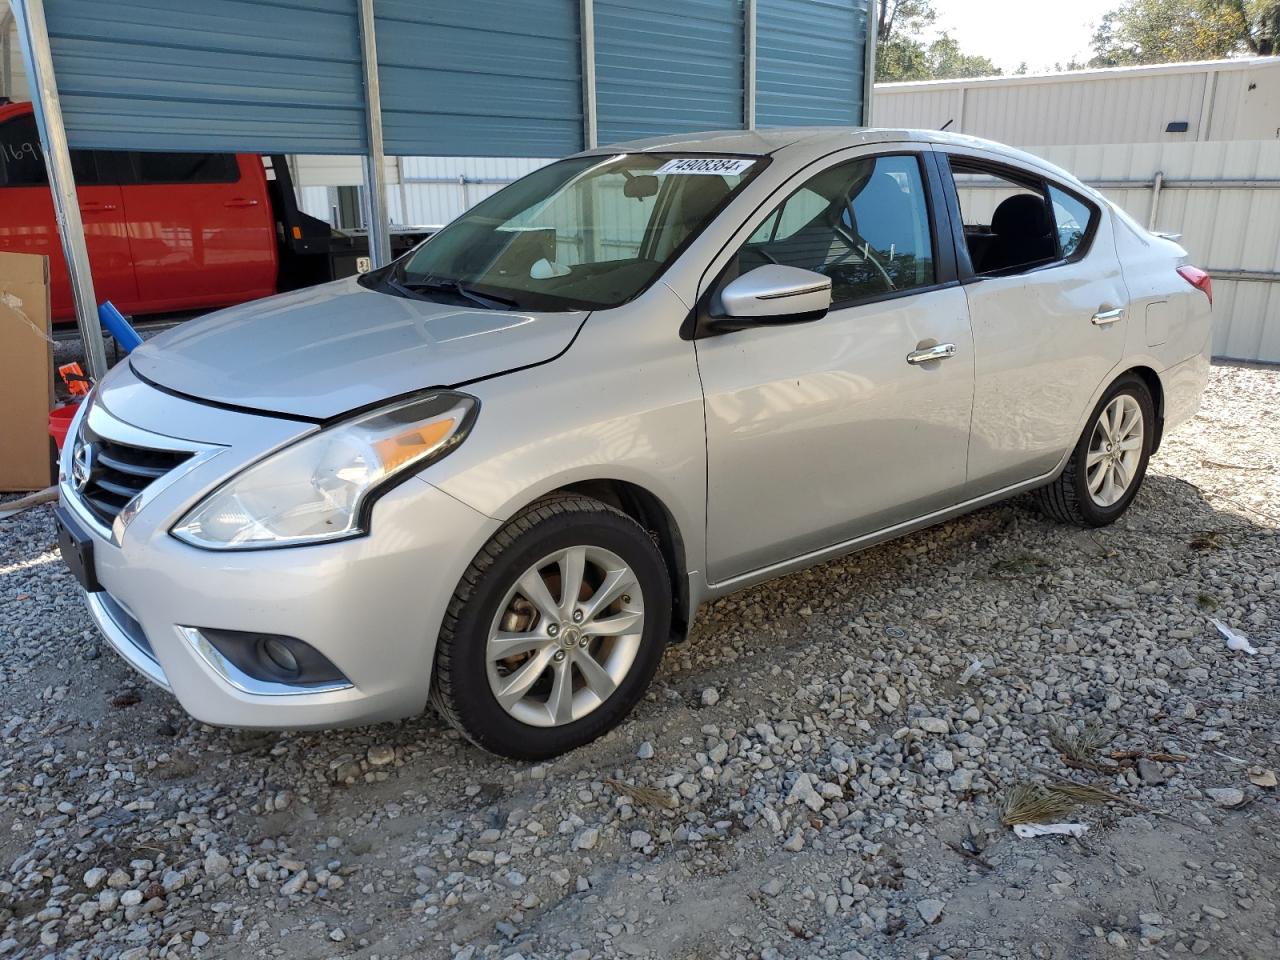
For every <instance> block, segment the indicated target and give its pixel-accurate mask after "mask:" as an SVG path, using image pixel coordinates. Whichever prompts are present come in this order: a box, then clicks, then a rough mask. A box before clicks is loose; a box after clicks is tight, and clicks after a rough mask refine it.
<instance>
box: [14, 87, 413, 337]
mask: <svg viewBox="0 0 1280 960" xmlns="http://www.w3.org/2000/svg"><path fill="white" fill-rule="evenodd" d="M71 165H72V168H73V170H74V173H75V178H76V187H77V192H78V194H79V199H80V216H81V219H82V220H83V221H84V233H85V241H86V244H87V246H88V250H89V264H90V267H91V268H92V271H93V284H94V291H95V293H96V294H97V296H98V299H99V300H100V301H101V300H110V301H111V302H112V303H114V304H115V305H116V307H118V308H119V309H120V310H121V312H123V313H126V314H131V315H136V314H150V313H171V312H179V311H200V310H206V309H210V308H213V307H223V306H229V305H231V304H235V303H241V302H243V301H245V300H253V299H256V298H258V297H265V296H267V295H269V294H272V293H276V292H279V291H282V290H293V289H297V288H298V287H303V286H308V285H310V284H313V283H320V282H322V281H324V280H330V279H334V278H336V277H340V276H347V275H350V274H351V273H354V272H355V270H356V266H357V261H358V260H359V258H361V257H364V256H367V253H368V242H367V239H366V238H365V237H363V236H359V235H352V234H346V233H341V232H339V231H335V230H333V229H332V228H331V227H330V226H329V224H327V223H325V222H324V221H322V220H318V219H316V218H315V217H310V216H308V215H306V214H305V213H302V212H301V211H300V210H299V209H298V206H297V200H296V198H295V196H294V192H293V185H292V180H291V179H290V176H289V167H288V164H287V163H286V162H285V160H284V157H282V156H269V157H260V156H258V155H256V154H250V153H240V154H230V153H150V152H141V151H111V150H72V151H71ZM428 233H429V231H424V230H416V231H407V232H398V233H394V234H393V236H392V252H393V254H398V253H399V252H402V251H404V250H406V249H408V248H409V247H411V246H413V245H414V244H416V243H418V242H419V241H420V240H422V239H423V238H425V237H426V236H427V235H428ZM0 250H7V251H12V252H15V253H37V254H44V255H45V256H47V257H49V261H50V271H49V273H50V279H51V282H52V291H51V295H52V300H53V317H54V320H56V321H57V320H62V321H65V320H70V319H72V318H73V316H74V314H73V309H72V303H71V288H70V283H69V280H68V277H67V268H66V261H65V260H64V259H63V256H62V246H61V244H60V242H59V240H58V231H57V222H56V219H55V217H54V211H53V198H52V195H51V194H50V192H49V181H48V177H47V175H46V173H45V168H44V160H43V156H42V154H41V150H40V138H39V134H38V133H37V132H36V122H35V117H34V115H33V114H32V112H31V104H30V103H9V102H6V101H4V100H0Z"/></svg>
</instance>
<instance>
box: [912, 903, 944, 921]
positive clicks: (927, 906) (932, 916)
mask: <svg viewBox="0 0 1280 960" xmlns="http://www.w3.org/2000/svg"><path fill="white" fill-rule="evenodd" d="M944 907H946V904H945V903H943V902H942V901H941V900H934V899H933V898H932V897H930V898H928V899H925V900H920V901H917V902H916V912H917V913H919V914H920V919H921V920H923V921H924V922H925V923H926V924H930V925H932V924H935V923H937V922H938V918H939V917H941V916H942V910H943V908H944Z"/></svg>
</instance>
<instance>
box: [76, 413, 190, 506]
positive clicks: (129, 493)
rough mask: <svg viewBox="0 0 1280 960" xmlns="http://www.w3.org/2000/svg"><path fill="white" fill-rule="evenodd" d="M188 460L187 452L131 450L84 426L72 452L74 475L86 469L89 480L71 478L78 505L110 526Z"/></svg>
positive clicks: (140, 448)
mask: <svg viewBox="0 0 1280 960" xmlns="http://www.w3.org/2000/svg"><path fill="white" fill-rule="evenodd" d="M190 458H191V453H189V452H188V451H186V450H158V449H153V448H151V447H138V446H132V445H130V444H127V443H121V442H120V441H118V440H111V439H109V438H107V437H103V436H100V435H98V434H96V433H94V431H93V430H92V429H90V427H89V425H88V424H87V423H83V424H81V426H80V435H79V436H78V437H77V438H76V445H75V448H74V450H73V451H72V465H73V468H75V470H76V471H77V474H78V472H79V471H81V470H83V468H84V467H86V466H87V468H88V478H87V480H85V481H84V482H83V483H81V482H80V481H81V476H79V475H76V476H74V477H73V483H74V485H75V489H76V493H77V495H78V496H79V497H80V500H81V502H82V503H83V504H84V505H85V507H87V508H88V509H89V511H90V512H91V513H92V514H93V515H94V516H95V517H97V518H98V519H99V520H100V521H101V522H102V523H103V524H104V525H106V526H108V527H109V526H111V523H112V521H114V520H115V518H116V516H117V514H119V513H120V511H121V510H123V509H124V506H125V504H127V503H128V502H129V501H130V500H132V499H133V498H134V497H136V496H137V495H138V494H140V493H141V492H142V491H143V490H145V489H146V488H147V487H149V486H150V485H151V484H152V483H154V482H155V481H156V480H158V479H160V478H161V477H163V476H164V475H165V474H166V473H168V472H169V471H170V470H173V469H174V468H175V467H177V466H179V465H181V464H182V463H184V462H186V461H187V460H189V459H190Z"/></svg>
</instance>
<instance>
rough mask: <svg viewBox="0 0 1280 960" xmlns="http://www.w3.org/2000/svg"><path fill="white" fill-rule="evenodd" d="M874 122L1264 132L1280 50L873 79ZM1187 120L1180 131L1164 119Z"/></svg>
mask: <svg viewBox="0 0 1280 960" xmlns="http://www.w3.org/2000/svg"><path fill="white" fill-rule="evenodd" d="M872 119H873V122H874V123H875V124H876V125H877V126H893V127H919V128H924V129H931V130H936V129H938V128H939V127H941V126H942V125H943V124H945V123H946V122H947V121H948V120H950V121H953V122H952V126H951V127H950V129H951V130H952V131H954V132H957V133H968V134H972V135H974V136H978V137H986V138H988V139H990V140H998V141H1000V142H1002V143H1012V144H1015V145H1023V144H1032V143H1038V144H1073V143H1157V142H1163V143H1185V142H1189V141H1195V140H1210V139H1213V140H1239V139H1269V138H1274V137H1275V136H1276V134H1277V128H1280V58H1276V57H1270V58H1267V59H1263V60H1249V61H1246V60H1238V61H1222V62H1216V63H1212V64H1191V65H1175V66H1164V67H1142V68H1132V69H1122V70H1102V71H1099V70H1093V71H1085V72H1081V73H1077V74H1057V75H1053V76H1048V77H998V78H988V79H985V80H949V81H942V82H930V83H908V84H878V85H877V86H876V88H875V100H874V103H873V104H872ZM1181 122H1185V123H1186V124H1187V130H1186V132H1183V133H1171V132H1167V131H1166V128H1167V126H1168V125H1169V124H1170V123H1181Z"/></svg>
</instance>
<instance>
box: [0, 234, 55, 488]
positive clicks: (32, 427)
mask: <svg viewBox="0 0 1280 960" xmlns="http://www.w3.org/2000/svg"><path fill="white" fill-rule="evenodd" d="M53 404H54V393H53V342H52V340H51V339H50V323H49V260H48V258H47V257H40V256H34V255H32V254H29V253H5V252H3V251H0V490H2V491H14V490H43V489H44V488H45V487H47V486H49V485H50V484H51V483H54V482H55V481H56V480H57V474H56V464H55V457H54V449H55V448H54V446H53V441H52V440H51V439H50V437H49V411H50V410H51V409H52V408H53Z"/></svg>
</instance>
